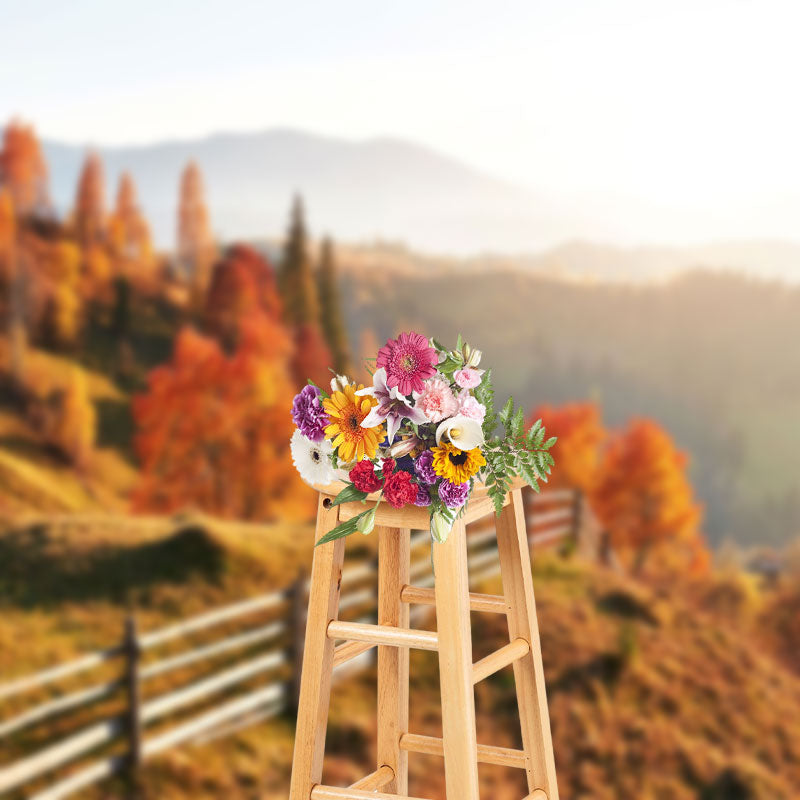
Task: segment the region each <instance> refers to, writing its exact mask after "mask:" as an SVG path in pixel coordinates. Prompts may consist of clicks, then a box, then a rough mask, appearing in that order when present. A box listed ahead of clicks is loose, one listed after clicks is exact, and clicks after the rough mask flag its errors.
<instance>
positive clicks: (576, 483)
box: [531, 402, 608, 491]
mask: <svg viewBox="0 0 800 800" xmlns="http://www.w3.org/2000/svg"><path fill="white" fill-rule="evenodd" d="M540 418H541V420H542V422H543V423H544V427H545V429H546V430H547V433H548V435H549V436H550V435H552V436H557V437H558V441H557V442H556V443H555V445H553V450H552V452H553V458H554V459H555V461H556V464H555V467H553V473H552V475H551V477H550V481H549V484H550V486H552V487H554V488H559V487H563V488H570V489H583V490H584V491H588V490H590V489H591V488H592V486H593V485H594V483H595V480H596V479H597V468H598V465H599V463H600V452H601V447H602V444H603V442H604V441H605V440H606V438H607V436H608V432H607V431H606V429H605V428H604V427H603V421H602V418H601V415H600V409H599V408H598V407H597V406H596V405H595V404H594V403H590V402H585V403H567V404H566V405H563V406H551V405H542V406H539V407H538V408H537V409H535V410H534V412H533V414H532V415H531V423H533V422H535V421H536V420H537V419H540Z"/></svg>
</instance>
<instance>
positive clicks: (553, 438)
mask: <svg viewBox="0 0 800 800" xmlns="http://www.w3.org/2000/svg"><path fill="white" fill-rule="evenodd" d="M557 441H558V436H551V437H550V438H549V439H548V440H547V441H546V442H545V443H544V444H543V445H542V446H543V447H544V449H545V450H549V449H550V448H551V447H552V446H553V445H554V444H555V443H556V442H557Z"/></svg>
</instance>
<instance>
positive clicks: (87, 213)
mask: <svg viewBox="0 0 800 800" xmlns="http://www.w3.org/2000/svg"><path fill="white" fill-rule="evenodd" d="M74 218H75V232H76V235H77V237H78V241H79V242H80V243H81V245H82V246H83V247H84V248H90V247H92V246H94V245H97V244H98V243H99V242H102V241H103V240H104V239H105V234H106V223H107V219H106V189H105V175H104V172H103V162H102V161H101V160H100V156H99V155H98V154H97V153H89V154H88V155H87V156H86V161H85V162H84V165H83V170H82V171H81V175H80V178H79V179H78V191H77V193H76V195H75V213H74Z"/></svg>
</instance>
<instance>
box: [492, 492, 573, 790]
mask: <svg viewBox="0 0 800 800" xmlns="http://www.w3.org/2000/svg"><path fill="white" fill-rule="evenodd" d="M497 546H498V549H499V551H500V569H501V572H502V576H503V591H504V593H505V598H506V606H507V608H508V629H509V634H510V637H511V640H512V641H513V640H514V639H516V638H517V637H521V638H523V639H525V640H526V641H528V642H529V643H530V651H529V653H528V655H527V656H525V657H524V658H522V659H519V660H518V661H515V662H514V681H515V683H516V686H517V702H518V704H519V716H520V724H521V726H522V745H523V748H524V750H525V755H526V756H527V773H528V790H529V791H530V792H534V790H535V789H542V790H543V791H544V792H545V793H546V795H547V798H548V800H558V783H557V782H556V768H555V761H554V759H553V741H552V737H551V734H550V714H549V712H548V710H547V694H546V692H545V686H544V669H543V667H542V648H541V643H540V641H539V624H538V621H537V619H536V601H535V600H534V596H533V576H532V574H531V566H530V563H531V562H530V551H529V549H528V536H527V531H526V529H525V512H524V510H523V506H522V496H521V492H520V490H519V489H516V490H515V491H513V492H512V495H511V502H510V503H509V504H508V505H507V506H506V507H505V508H504V509H503V511H502V513H501V515H500V517H499V518H498V520H497Z"/></svg>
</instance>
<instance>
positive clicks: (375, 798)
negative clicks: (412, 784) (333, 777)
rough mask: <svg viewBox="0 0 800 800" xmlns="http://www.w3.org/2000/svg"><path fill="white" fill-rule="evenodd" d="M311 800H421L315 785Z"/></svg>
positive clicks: (405, 796) (419, 798) (406, 796)
mask: <svg viewBox="0 0 800 800" xmlns="http://www.w3.org/2000/svg"><path fill="white" fill-rule="evenodd" d="M311 800H423V798H421V797H409V796H408V795H406V794H385V793H384V792H364V791H362V790H361V789H337V788H336V787H335V786H322V785H321V784H319V783H318V784H317V785H316V786H315V787H314V788H313V789H312V790H311Z"/></svg>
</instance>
